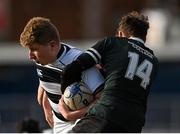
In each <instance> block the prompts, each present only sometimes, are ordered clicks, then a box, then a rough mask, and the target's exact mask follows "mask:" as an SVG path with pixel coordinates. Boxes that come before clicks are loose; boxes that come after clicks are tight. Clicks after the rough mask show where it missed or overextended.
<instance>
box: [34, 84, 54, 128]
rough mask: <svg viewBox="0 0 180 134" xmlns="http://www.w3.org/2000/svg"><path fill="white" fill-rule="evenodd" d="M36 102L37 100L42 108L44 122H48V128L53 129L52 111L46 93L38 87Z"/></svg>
mask: <svg viewBox="0 0 180 134" xmlns="http://www.w3.org/2000/svg"><path fill="white" fill-rule="evenodd" d="M37 100H38V103H39V104H40V105H41V106H42V108H43V111H44V116H45V119H46V121H47V122H48V124H49V126H50V127H53V124H54V122H53V114H52V109H51V106H50V104H49V101H48V98H47V95H46V92H45V90H44V88H43V87H42V86H40V85H39V87H38V95H37Z"/></svg>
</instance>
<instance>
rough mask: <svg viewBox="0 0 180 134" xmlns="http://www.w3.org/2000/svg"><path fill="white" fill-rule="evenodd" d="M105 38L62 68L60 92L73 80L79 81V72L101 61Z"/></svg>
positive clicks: (105, 47)
mask: <svg viewBox="0 0 180 134" xmlns="http://www.w3.org/2000/svg"><path fill="white" fill-rule="evenodd" d="M107 42H108V41H107V40H106V39H105V40H102V41H99V42H98V43H97V44H95V45H94V46H93V47H92V48H89V49H88V50H87V51H86V52H84V53H82V54H81V55H80V56H79V57H78V58H77V59H76V60H75V61H73V62H72V63H71V64H68V65H67V66H66V67H65V68H64V69H63V75H62V88H61V90H62V92H64V90H65V88H66V87H67V86H68V85H70V84H72V83H73V82H76V81H80V77H81V73H82V72H83V71H84V70H86V69H88V68H90V67H92V66H94V65H95V64H98V63H100V62H101V57H102V56H103V54H104V53H105V52H106V51H107V50H108V47H109V45H107Z"/></svg>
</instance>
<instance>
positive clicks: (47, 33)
mask: <svg viewBox="0 0 180 134" xmlns="http://www.w3.org/2000/svg"><path fill="white" fill-rule="evenodd" d="M52 40H55V41H57V42H59V41H60V36H59V32H58V30H57V28H56V26H55V25H53V24H52V23H51V21H50V19H48V18H44V17H33V18H32V19H30V20H29V22H28V23H27V24H26V26H25V27H24V30H23V32H22V33H21V35H20V44H21V45H22V46H23V47H27V46H30V45H31V44H32V43H39V44H42V45H45V44H47V43H48V42H49V41H52Z"/></svg>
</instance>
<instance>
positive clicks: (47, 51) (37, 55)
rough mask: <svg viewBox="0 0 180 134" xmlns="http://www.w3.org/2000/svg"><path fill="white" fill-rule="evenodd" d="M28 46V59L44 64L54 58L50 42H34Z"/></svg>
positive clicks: (52, 60)
mask: <svg viewBox="0 0 180 134" xmlns="http://www.w3.org/2000/svg"><path fill="white" fill-rule="evenodd" d="M28 48H29V58H30V60H34V61H36V62H37V63H39V64H42V65H46V64H49V63H52V62H54V60H56V59H55V57H54V55H53V49H52V45H51V44H50V43H48V44H46V45H42V44H38V43H34V44H32V45H31V46H30V47H28Z"/></svg>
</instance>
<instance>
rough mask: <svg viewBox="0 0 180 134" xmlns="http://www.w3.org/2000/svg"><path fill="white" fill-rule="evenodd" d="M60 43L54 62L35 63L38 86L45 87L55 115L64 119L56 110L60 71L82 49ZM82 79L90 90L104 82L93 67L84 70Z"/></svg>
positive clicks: (59, 94)
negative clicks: (45, 63) (46, 63)
mask: <svg viewBox="0 0 180 134" xmlns="http://www.w3.org/2000/svg"><path fill="white" fill-rule="evenodd" d="M61 45H62V47H61V49H60V52H59V53H58V56H57V60H56V61H55V62H54V63H52V64H48V65H44V66H43V65H40V64H38V63H36V67H37V74H38V77H39V81H40V86H41V87H43V88H44V89H45V91H46V94H47V96H48V99H49V102H50V105H51V107H52V109H53V111H54V113H55V115H56V117H57V118H58V119H61V120H64V121H66V120H65V119H64V117H62V115H61V114H60V113H59V111H58V102H59V99H60V98H61V95H62V92H61V77H60V76H61V71H62V69H63V68H64V66H65V65H67V64H70V63H71V62H72V61H73V60H75V59H76V58H77V57H78V56H79V55H80V54H81V53H82V50H81V49H79V48H75V47H72V46H70V45H67V44H64V43H61ZM82 80H83V82H84V83H85V84H86V86H87V87H88V88H89V89H90V90H91V91H92V92H95V91H96V89H97V88H98V87H100V86H101V85H102V84H103V83H104V78H103V77H102V75H101V73H100V72H99V70H97V69H96V68H95V67H93V68H90V69H88V70H86V71H84V72H83V73H82Z"/></svg>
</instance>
